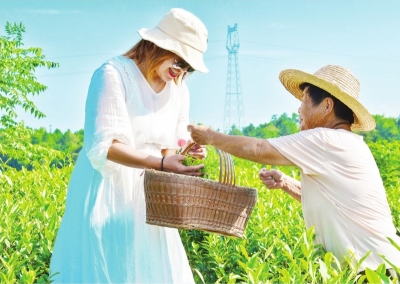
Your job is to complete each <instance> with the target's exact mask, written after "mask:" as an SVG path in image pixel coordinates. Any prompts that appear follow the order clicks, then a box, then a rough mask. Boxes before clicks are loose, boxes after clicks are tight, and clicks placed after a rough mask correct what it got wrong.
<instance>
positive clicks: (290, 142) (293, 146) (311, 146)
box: [268, 128, 326, 175]
mask: <svg viewBox="0 0 400 284" xmlns="http://www.w3.org/2000/svg"><path fill="white" fill-rule="evenodd" d="M268 142H269V143H270V144H271V145H272V146H273V147H274V148H275V149H277V150H278V151H279V152H280V153H281V154H282V155H283V156H285V157H286V158H287V159H288V160H290V161H291V162H292V163H294V164H295V165H296V166H297V167H299V168H300V169H301V170H302V171H303V173H304V174H307V175H317V174H319V173H321V171H322V168H323V164H324V161H325V152H326V151H325V150H326V139H325V138H324V134H323V131H321V129H318V128H316V129H311V130H305V131H300V132H298V133H296V134H292V135H287V136H282V137H278V138H270V139H268Z"/></svg>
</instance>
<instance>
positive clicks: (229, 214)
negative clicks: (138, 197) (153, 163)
mask: <svg viewBox="0 0 400 284" xmlns="http://www.w3.org/2000/svg"><path fill="white" fill-rule="evenodd" d="M144 188H145V199H146V223H148V224H152V225H158V226H163V227H172V228H180V229H197V230H203V231H207V232H212V233H217V234H220V235H225V236H234V237H239V238H240V237H242V236H243V231H244V229H245V228H246V225H247V221H248V219H249V217H250V214H251V212H252V210H253V207H254V205H255V203H256V200H257V190H256V189H254V188H250V187H243V186H235V185H233V186H232V185H226V184H222V183H220V182H217V181H213V180H209V179H204V178H198V177H192V176H186V175H179V174H174V173H167V172H161V171H156V170H145V176H144Z"/></svg>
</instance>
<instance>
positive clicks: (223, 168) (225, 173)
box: [217, 149, 236, 186]
mask: <svg viewBox="0 0 400 284" xmlns="http://www.w3.org/2000/svg"><path fill="white" fill-rule="evenodd" d="M217 152H218V155H219V164H220V165H219V182H220V183H222V184H226V185H228V186H235V184H236V175H235V164H234V163H233V160H232V156H231V155H230V154H228V153H226V152H224V151H222V150H219V149H217Z"/></svg>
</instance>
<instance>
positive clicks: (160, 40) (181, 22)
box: [138, 8, 208, 73]
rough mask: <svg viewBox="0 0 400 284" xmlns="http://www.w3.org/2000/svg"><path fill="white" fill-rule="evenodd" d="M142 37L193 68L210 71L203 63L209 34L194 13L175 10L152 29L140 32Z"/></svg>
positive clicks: (205, 71)
mask: <svg viewBox="0 0 400 284" xmlns="http://www.w3.org/2000/svg"><path fill="white" fill-rule="evenodd" d="M138 33H139V34H140V36H141V37H142V38H143V39H145V40H148V41H151V42H153V43H154V44H155V45H157V46H159V47H161V48H163V49H166V50H169V51H171V52H173V53H175V54H177V55H179V56H180V57H181V58H182V59H183V60H185V61H186V62H187V63H189V64H190V66H191V67H192V68H194V69H195V70H197V71H200V72H202V73H207V72H208V69H207V67H206V66H205V64H204V62H203V53H204V52H205V51H206V50H207V42H208V32H207V29H206V27H205V26H204V24H203V23H202V22H201V21H200V20H199V19H198V18H197V17H196V16H195V15H193V14H192V13H190V12H188V11H186V10H183V9H180V8H173V9H171V10H169V12H168V13H167V14H166V15H165V16H164V17H163V18H162V19H161V21H160V22H159V23H158V25H157V26H155V27H154V28H152V29H145V28H143V29H141V30H138Z"/></svg>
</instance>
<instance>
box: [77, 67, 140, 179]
mask: <svg viewBox="0 0 400 284" xmlns="http://www.w3.org/2000/svg"><path fill="white" fill-rule="evenodd" d="M113 140H118V141H121V142H123V143H125V144H127V145H129V146H132V147H134V139H133V135H132V127H131V122H130V119H129V115H128V111H127V107H126V102H125V88H124V85H123V83H122V79H121V75H120V74H119V72H118V71H117V70H116V68H115V67H114V66H112V65H111V64H109V63H105V64H103V66H101V67H100V68H99V69H97V70H96V71H95V73H94V74H93V76H92V80H91V82H90V86H89V91H88V97H87V100H86V110H85V129H84V150H85V151H86V155H87V157H88V158H89V160H90V163H91V164H92V166H93V168H95V169H96V170H98V171H99V172H100V173H101V174H102V175H103V176H104V177H109V176H111V175H112V174H114V173H115V172H117V171H118V170H119V168H120V167H121V165H120V164H117V163H114V162H112V161H110V160H107V153H108V149H109V148H110V146H111V144H112V142H113Z"/></svg>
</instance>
